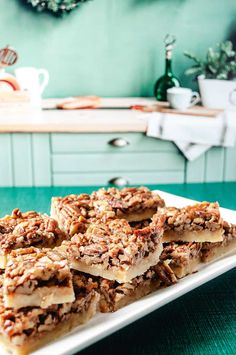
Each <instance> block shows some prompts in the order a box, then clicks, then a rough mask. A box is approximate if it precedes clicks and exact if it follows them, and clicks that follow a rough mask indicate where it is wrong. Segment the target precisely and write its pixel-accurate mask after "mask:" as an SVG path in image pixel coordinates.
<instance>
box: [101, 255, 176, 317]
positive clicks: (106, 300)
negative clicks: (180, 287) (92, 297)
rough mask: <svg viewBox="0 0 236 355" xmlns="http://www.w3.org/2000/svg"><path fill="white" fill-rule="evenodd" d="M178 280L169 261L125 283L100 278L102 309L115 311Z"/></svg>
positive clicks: (103, 310)
mask: <svg viewBox="0 0 236 355" xmlns="http://www.w3.org/2000/svg"><path fill="white" fill-rule="evenodd" d="M176 281H177V280H176V277H175V274H174V272H173V271H172V269H171V268H170V267H169V265H168V262H167V261H164V262H163V263H161V262H160V263H158V264H157V265H155V266H152V267H151V268H150V269H149V270H148V271H146V272H145V273H144V274H143V275H141V276H137V277H135V278H134V279H132V280H131V281H130V282H126V283H123V284H119V283H118V282H116V281H111V280H107V279H103V278H100V279H99V282H98V283H99V291H100V295H101V298H100V303H99V308H100V311H101V312H102V313H107V312H115V311H117V310H118V309H120V308H122V307H124V306H126V305H128V304H130V303H132V302H134V301H136V300H138V299H140V298H142V297H144V296H146V295H148V294H149V293H151V292H154V291H156V290H158V289H159V288H160V287H165V286H170V285H172V284H174V283H176Z"/></svg>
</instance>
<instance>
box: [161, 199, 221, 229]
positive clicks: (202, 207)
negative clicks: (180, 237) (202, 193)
mask: <svg viewBox="0 0 236 355" xmlns="http://www.w3.org/2000/svg"><path fill="white" fill-rule="evenodd" d="M166 215H167V218H166V225H165V230H166V231H170V230H174V231H175V232H176V233H177V234H182V233H183V232H185V231H203V230H205V229H207V230H210V231H212V232H214V231H217V230H221V229H222V228H223V220H222V218H221V216H220V211H219V204H218V203H217V202H215V203H209V202H202V203H199V204H195V205H193V206H186V207H183V208H175V207H168V208H166Z"/></svg>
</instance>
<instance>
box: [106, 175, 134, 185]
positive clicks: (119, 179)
mask: <svg viewBox="0 0 236 355" xmlns="http://www.w3.org/2000/svg"><path fill="white" fill-rule="evenodd" d="M108 184H109V185H114V186H126V185H129V181H128V180H127V179H125V178H123V177H115V178H113V179H111V180H109V181H108Z"/></svg>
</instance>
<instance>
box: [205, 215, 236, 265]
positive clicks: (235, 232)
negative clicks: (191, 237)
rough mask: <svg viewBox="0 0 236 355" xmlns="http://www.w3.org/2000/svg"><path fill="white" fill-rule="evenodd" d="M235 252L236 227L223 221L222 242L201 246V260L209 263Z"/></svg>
mask: <svg viewBox="0 0 236 355" xmlns="http://www.w3.org/2000/svg"><path fill="white" fill-rule="evenodd" d="M234 250H236V225H235V224H231V223H228V222H226V221H224V234H223V241H222V242H217V243H203V244H202V260H203V261H204V262H209V261H212V260H215V259H217V258H219V257H221V256H222V255H224V254H228V253H230V252H233V251H234Z"/></svg>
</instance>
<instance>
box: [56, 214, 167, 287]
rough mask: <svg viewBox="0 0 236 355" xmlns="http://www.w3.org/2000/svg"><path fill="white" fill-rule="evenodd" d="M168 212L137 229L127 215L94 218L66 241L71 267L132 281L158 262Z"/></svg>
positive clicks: (118, 280)
mask: <svg viewBox="0 0 236 355" xmlns="http://www.w3.org/2000/svg"><path fill="white" fill-rule="evenodd" d="M164 222H165V214H156V215H155V216H154V217H153V220H152V222H151V223H150V225H149V226H148V227H146V228H143V229H138V230H135V231H133V230H132V228H131V227H130V225H129V223H128V222H127V221H126V220H124V219H114V220H109V221H107V222H106V223H102V222H101V221H99V220H94V222H93V223H91V224H90V225H89V227H88V229H87V231H86V232H85V233H84V234H76V235H74V236H73V237H72V239H71V240H70V241H65V242H63V243H62V248H63V249H64V250H66V252H67V254H68V258H69V260H70V264H71V268H72V269H75V270H78V271H82V272H85V273H87V274H91V275H94V276H101V277H104V278H106V279H109V280H116V281H117V282H119V283H123V282H130V281H131V280H132V279H133V278H134V277H136V276H138V275H142V274H143V273H144V272H145V271H147V270H148V269H149V268H150V267H151V266H153V265H155V264H157V262H158V261H159V256H160V253H161V252H162V242H161V237H162V235H163V231H164Z"/></svg>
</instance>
